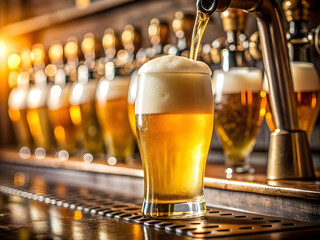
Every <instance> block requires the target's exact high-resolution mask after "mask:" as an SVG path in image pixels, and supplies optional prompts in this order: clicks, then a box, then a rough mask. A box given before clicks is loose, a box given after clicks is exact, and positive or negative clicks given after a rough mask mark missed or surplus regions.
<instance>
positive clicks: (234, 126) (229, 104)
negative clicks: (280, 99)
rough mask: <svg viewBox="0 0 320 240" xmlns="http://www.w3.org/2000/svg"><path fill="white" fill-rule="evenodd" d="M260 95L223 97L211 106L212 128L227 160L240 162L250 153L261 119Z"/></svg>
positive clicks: (253, 93)
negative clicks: (213, 112) (213, 118)
mask: <svg viewBox="0 0 320 240" xmlns="http://www.w3.org/2000/svg"><path fill="white" fill-rule="evenodd" d="M263 105H264V101H263V100H262V97H261V94H260V92H252V91H242V92H241V93H231V94H223V95H222V98H221V101H220V102H219V103H215V128H216V131H217V134H218V136H219V138H220V140H221V143H222V146H223V149H224V151H225V154H226V157H227V159H231V160H232V162H233V164H237V162H239V164H241V163H243V161H244V160H245V158H246V157H247V156H248V155H249V154H250V153H251V151H252V149H253V146H254V144H255V141H256V137H257V135H258V132H259V127H260V125H261V121H262V119H263V117H264V111H263V110H262V109H264V108H263Z"/></svg>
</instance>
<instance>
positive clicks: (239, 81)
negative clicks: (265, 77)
mask: <svg viewBox="0 0 320 240" xmlns="http://www.w3.org/2000/svg"><path fill="white" fill-rule="evenodd" d="M261 89H262V73H261V71H260V70H259V69H251V68H250V69H249V68H231V69H230V71H228V72H224V71H222V70H217V71H215V72H214V74H213V92H214V94H218V93H219V94H222V93H239V92H242V91H252V92H259V91H260V90H261Z"/></svg>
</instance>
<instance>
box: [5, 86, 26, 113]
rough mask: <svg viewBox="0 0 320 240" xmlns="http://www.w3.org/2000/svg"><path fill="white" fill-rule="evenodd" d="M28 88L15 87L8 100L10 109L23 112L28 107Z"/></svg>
mask: <svg viewBox="0 0 320 240" xmlns="http://www.w3.org/2000/svg"><path fill="white" fill-rule="evenodd" d="M27 96H28V88H23V87H15V88H14V89H12V91H11V92H10V95H9V98H8V106H9V108H12V109H16V110H23V109H26V107H27Z"/></svg>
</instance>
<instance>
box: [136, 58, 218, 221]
mask: <svg viewBox="0 0 320 240" xmlns="http://www.w3.org/2000/svg"><path fill="white" fill-rule="evenodd" d="M210 75H211V71H210V69H209V67H208V66H207V65H206V64H205V63H202V62H197V61H193V60H190V59H188V58H184V57H178V56H163V57H159V58H156V59H153V60H151V61H149V62H148V63H146V64H144V65H143V66H142V67H141V68H140V70H139V80H138V90H137V98H136V103H135V114H136V127H137V136H138V145H139V149H140V154H141V159H142V164H143V170H144V203H143V207H142V214H143V215H145V216H149V217H154V218H184V217H197V216H201V215H203V214H205V212H206V206H205V201H204V195H203V177H204V170H205V165H206V159H207V155H208V150H209V147H210V142H211V136H212V128H213V127H212V126H213V95H212V91H211V79H210Z"/></svg>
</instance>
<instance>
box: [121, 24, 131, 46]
mask: <svg viewBox="0 0 320 240" xmlns="http://www.w3.org/2000/svg"><path fill="white" fill-rule="evenodd" d="M133 39H134V28H133V26H132V25H127V26H125V27H124V31H123V33H122V35H121V40H122V42H123V44H124V45H125V44H128V43H132V42H133Z"/></svg>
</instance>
